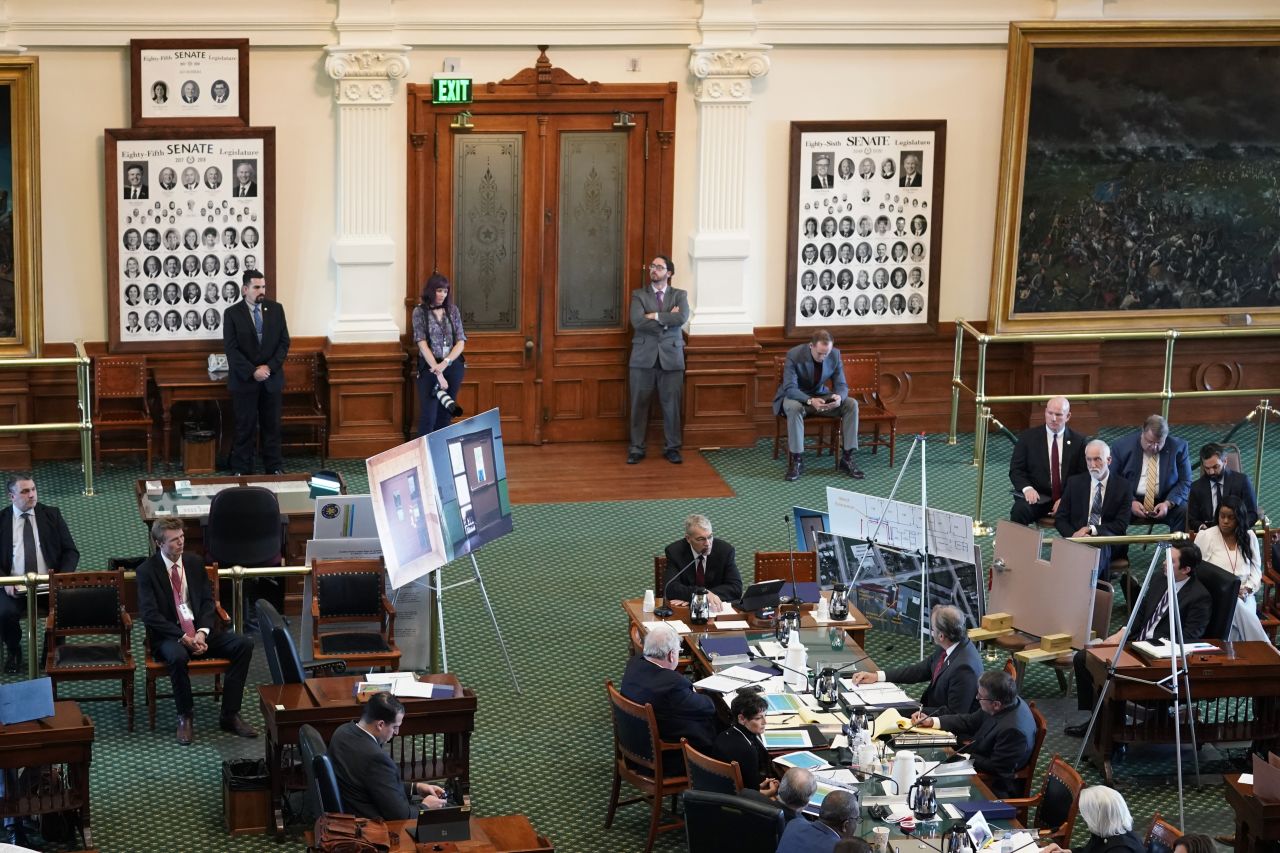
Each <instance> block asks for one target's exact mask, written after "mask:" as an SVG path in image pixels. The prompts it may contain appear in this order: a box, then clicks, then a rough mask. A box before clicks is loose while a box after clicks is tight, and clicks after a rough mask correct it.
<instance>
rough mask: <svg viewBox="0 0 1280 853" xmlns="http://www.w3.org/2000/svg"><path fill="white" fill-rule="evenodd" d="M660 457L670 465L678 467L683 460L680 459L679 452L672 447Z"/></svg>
mask: <svg viewBox="0 0 1280 853" xmlns="http://www.w3.org/2000/svg"><path fill="white" fill-rule="evenodd" d="M662 456H663V458H665V459H666V460H667V461H668V462H670V463H671V464H672V465H679V464H680V463H681V462H684V460H683V459H682V458H680V451H679V450H676V449H675V448H674V447H673V448H671V449H670V450H668V451H666V452H665V453H663V454H662Z"/></svg>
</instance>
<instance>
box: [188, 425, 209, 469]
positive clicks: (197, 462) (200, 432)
mask: <svg viewBox="0 0 1280 853" xmlns="http://www.w3.org/2000/svg"><path fill="white" fill-rule="evenodd" d="M217 449H218V446H217V444H215V443H214V432H213V430H211V429H205V428H204V426H203V425H202V424H184V425H183V429H182V470H183V471H186V472H187V473H188V474H212V473H213V472H214V471H215V470H217V469H216V467H215V459H214V457H215V456H216V455H217Z"/></svg>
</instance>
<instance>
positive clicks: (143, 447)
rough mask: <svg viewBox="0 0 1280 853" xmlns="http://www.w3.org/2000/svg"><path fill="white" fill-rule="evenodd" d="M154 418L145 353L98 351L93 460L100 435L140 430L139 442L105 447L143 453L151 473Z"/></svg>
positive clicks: (99, 451) (97, 460) (99, 448)
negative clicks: (120, 353)
mask: <svg viewBox="0 0 1280 853" xmlns="http://www.w3.org/2000/svg"><path fill="white" fill-rule="evenodd" d="M153 423H154V421H153V420H152V417H151V406H150V405H149V404H148V402H147V357H146V356H145V355H100V356H96V357H94V359H93V461H94V462H95V463H97V464H101V463H102V435H103V433H108V432H123V433H140V434H141V442H142V443H141V444H126V445H124V446H115V447H108V448H107V452H108V453H145V454H146V457H147V473H148V474H150V473H151V459H152V445H151V433H152V426H153Z"/></svg>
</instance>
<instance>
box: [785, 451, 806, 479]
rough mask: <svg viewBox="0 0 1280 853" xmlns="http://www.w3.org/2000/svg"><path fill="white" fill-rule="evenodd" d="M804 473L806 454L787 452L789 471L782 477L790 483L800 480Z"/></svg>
mask: <svg viewBox="0 0 1280 853" xmlns="http://www.w3.org/2000/svg"><path fill="white" fill-rule="evenodd" d="M803 473H804V454H801V453H788V454H787V473H786V476H784V477H783V478H782V479H784V480H786V481H787V482H788V483H790V482H791V481H792V480H799V479H800V475H801V474H803Z"/></svg>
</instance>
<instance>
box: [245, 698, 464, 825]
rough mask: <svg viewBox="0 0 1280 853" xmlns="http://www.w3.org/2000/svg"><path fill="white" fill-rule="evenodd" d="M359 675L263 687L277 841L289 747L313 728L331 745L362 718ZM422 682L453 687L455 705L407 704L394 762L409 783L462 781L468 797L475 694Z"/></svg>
mask: <svg viewBox="0 0 1280 853" xmlns="http://www.w3.org/2000/svg"><path fill="white" fill-rule="evenodd" d="M362 680H363V678H362V677H361V676H358V675H349V676H339V677H336V678H309V679H307V680H306V682H305V683H303V684H263V685H259V686H258V697H259V704H260V706H261V709H262V721H263V724H264V725H265V728H266V730H267V733H266V734H267V736H266V742H265V747H266V754H267V770H268V773H269V774H270V776H271V809H272V814H273V816H274V821H275V831H276V835H282V834H283V833H284V814H283V812H282V810H281V804H282V801H283V794H284V783H285V780H284V778H283V775H282V773H281V757H282V754H283V752H284V747H285V745H286V744H296V743H297V742H298V729H300V728H301V727H302V726H303V725H311V726H314V727H315V729H316V730H317V731H318V732H320V736H321V737H323V738H324V739H325V742H326V743H327V742H328V740H329V738H330V737H332V736H333V733H334V732H335V731H336V730H337V728H338V726H340V725H342V724H343V723H346V722H350V721H352V720H354V719H356V718H357V717H359V716H360V713H361V710H362V709H363V707H364V706H363V703H361V702H358V701H357V700H356V698H355V689H356V685H357V684H359V683H360V682H361V681H362ZM419 680H421V681H430V682H432V683H434V684H448V685H451V686H452V687H453V689H454V696H453V698H451V699H402V700H401V701H403V702H404V709H405V710H404V722H403V723H402V724H401V726H400V737H399V738H396V739H395V740H393V741H392V742H391V757H392V758H394V759H396V761H398V762H399V764H400V770H401V773H402V775H403V776H404V779H405V780H406V781H412V780H421V779H441V778H445V777H455V776H456V777H458V778H459V779H460V780H461V783H462V787H463V793H466V792H467V789H468V788H469V786H470V778H471V732H473V731H475V727H476V694H475V693H474V692H472V691H470V690H464V689H463V687H462V685H461V684H459V683H458V679H457V677H456V676H453V675H450V674H448V673H443V674H439V675H424V676H420V677H419Z"/></svg>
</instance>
